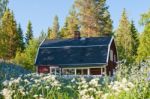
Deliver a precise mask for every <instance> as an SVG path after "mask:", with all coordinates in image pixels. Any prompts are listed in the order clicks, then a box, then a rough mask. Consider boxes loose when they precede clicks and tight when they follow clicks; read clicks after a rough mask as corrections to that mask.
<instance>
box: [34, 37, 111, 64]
mask: <svg viewBox="0 0 150 99" xmlns="http://www.w3.org/2000/svg"><path fill="white" fill-rule="evenodd" d="M110 41H111V37H92V38H81V39H63V40H45V41H44V42H43V43H42V44H41V45H40V47H39V51H38V54H37V58H36V62H35V65H37V66H40V65H44V66H45V65H46V66H48V65H53V66H62V67H70V66H71V67H73V66H100V64H106V63H107V54H108V47H109V43H110Z"/></svg>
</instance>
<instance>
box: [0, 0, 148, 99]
mask: <svg viewBox="0 0 150 99" xmlns="http://www.w3.org/2000/svg"><path fill="white" fill-rule="evenodd" d="M8 3H9V1H8V0H0V77H1V78H0V82H2V81H4V82H3V84H4V85H1V84H0V92H1V94H2V96H1V95H0V99H1V97H2V99H70V97H72V98H71V99H76V98H75V97H78V98H79V99H85V97H86V99H99V97H101V98H102V99H149V98H150V10H148V11H147V12H143V13H141V16H140V20H139V24H140V25H141V26H143V27H144V30H143V31H142V32H138V29H137V28H136V27H135V24H134V20H129V18H128V17H129V16H128V12H127V11H126V9H122V14H121V18H120V19H118V20H119V25H118V27H117V28H116V29H113V20H112V19H111V15H110V12H109V10H108V9H109V6H108V5H106V0H74V4H73V5H72V7H71V8H70V10H69V15H68V16H67V17H66V19H65V22H64V26H63V27H60V24H59V16H57V15H56V16H55V17H54V19H53V26H52V27H48V28H47V32H44V31H41V33H40V35H39V37H34V35H33V33H34V30H33V27H32V21H30V20H29V21H28V24H27V27H26V31H23V30H22V27H21V24H20V23H18V22H17V20H16V19H15V15H14V13H13V11H12V10H11V9H9V8H8ZM74 31H80V32H81V36H82V37H101V36H114V38H115V43H116V46H117V53H118V63H119V66H118V70H117V72H116V77H115V80H114V81H110V80H109V78H108V77H104V78H101V79H97V78H93V79H90V80H89V79H86V78H73V79H72V78H69V79H64V78H60V77H56V78H55V77H53V76H49V75H47V74H46V75H41V76H38V75H36V74H34V72H35V70H36V68H35V65H34V64H35V58H36V54H37V50H38V47H39V45H40V43H41V42H42V41H43V40H45V39H52V40H54V39H68V38H73V36H74ZM3 62H4V63H5V62H6V64H8V65H10V64H13V65H14V64H15V65H17V66H18V67H19V68H20V67H21V68H24V69H25V70H26V71H27V72H32V73H33V74H28V73H25V74H27V75H25V76H20V77H19V78H16V79H14V78H12V79H11V80H10V82H8V80H7V81H6V79H5V78H4V76H5V74H4V72H3V71H2V68H5V67H4V66H5V65H6V64H5V65H4V63H3ZM6 68H9V66H6ZM11 68H12V67H11ZM2 75H3V76H2ZM14 75H15V72H14ZM20 75H21V72H20ZM12 77H14V76H12ZM10 78H11V77H10ZM31 78H33V79H34V80H33V79H31ZM48 78H49V80H48ZM21 79H22V80H21ZM145 79H146V80H145ZM44 80H46V81H45V83H42V81H44ZM100 81H102V82H101V83H99V82H100ZM69 82H70V83H69ZM10 83H11V84H10ZM50 83H51V84H50ZM13 84H14V85H13ZM15 84H16V85H15ZM21 84H23V85H22V86H21ZM31 84H32V87H31V86H30V85H31ZM7 85H9V86H7ZM65 86H67V87H65ZM102 86H103V87H102ZM37 88H38V90H37ZM2 89H3V90H2ZM18 89H19V90H18ZM1 90H2V91H1ZM11 90H15V91H14V93H13V92H11ZM5 91H7V93H6V92H5ZM34 92H35V93H34ZM113 92H114V93H113ZM132 92H133V94H132ZM4 93H5V94H4ZM16 93H17V94H16ZM8 94H9V95H8ZM6 96H7V97H6ZM9 96H10V97H14V98H10V97H9ZM61 97H64V98H61ZM123 97H126V98H123Z"/></svg>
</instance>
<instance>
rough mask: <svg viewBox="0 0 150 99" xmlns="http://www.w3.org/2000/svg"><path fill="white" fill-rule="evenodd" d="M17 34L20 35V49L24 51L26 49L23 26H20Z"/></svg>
mask: <svg viewBox="0 0 150 99" xmlns="http://www.w3.org/2000/svg"><path fill="white" fill-rule="evenodd" d="M17 34H18V49H19V50H21V51H23V50H24V49H25V44H24V39H23V31H22V29H21V25H20V24H19V25H18V28H17Z"/></svg>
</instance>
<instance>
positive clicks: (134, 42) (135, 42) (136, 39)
mask: <svg viewBox="0 0 150 99" xmlns="http://www.w3.org/2000/svg"><path fill="white" fill-rule="evenodd" d="M131 36H132V53H131V55H132V56H136V55H137V49H138V46H139V37H138V32H137V29H136V28H135V25H134V21H131Z"/></svg>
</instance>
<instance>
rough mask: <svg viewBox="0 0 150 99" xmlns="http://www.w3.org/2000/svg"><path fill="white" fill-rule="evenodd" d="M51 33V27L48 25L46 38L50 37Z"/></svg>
mask: <svg viewBox="0 0 150 99" xmlns="http://www.w3.org/2000/svg"><path fill="white" fill-rule="evenodd" d="M51 33H52V29H51V28H50V27H49V28H48V29H47V38H49V39H50V38H51V37H50V35H51Z"/></svg>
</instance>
